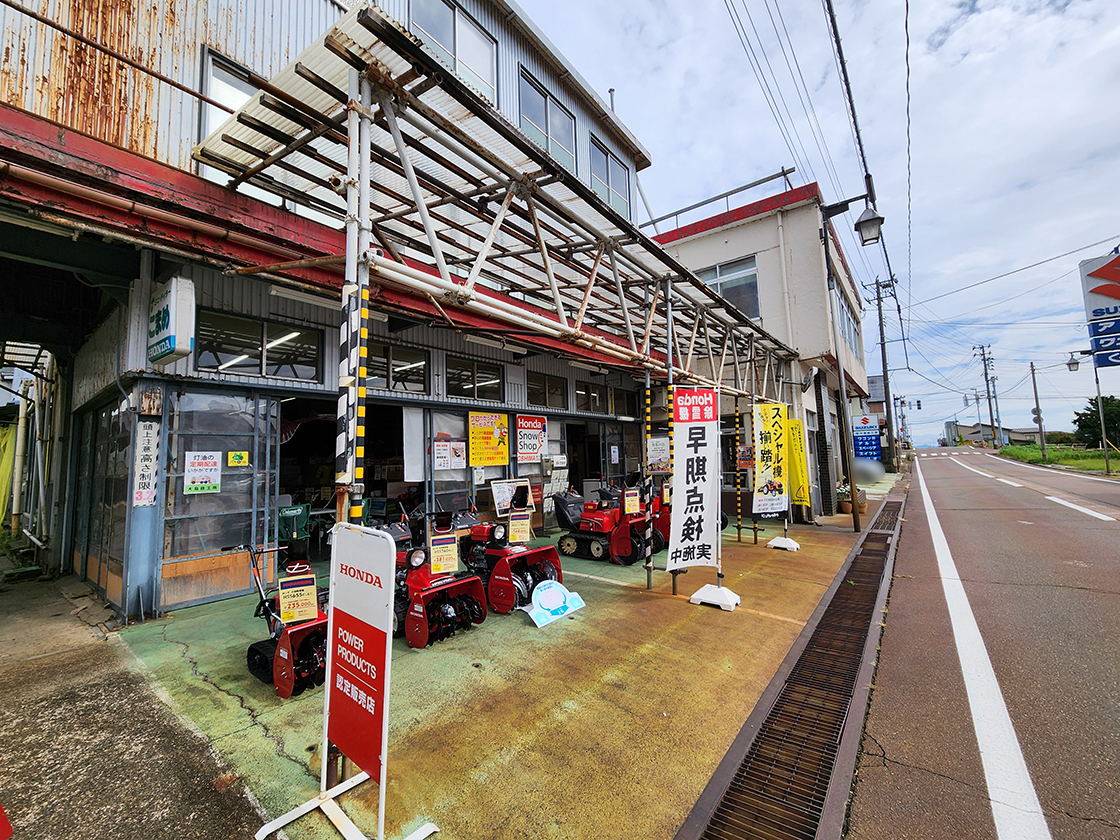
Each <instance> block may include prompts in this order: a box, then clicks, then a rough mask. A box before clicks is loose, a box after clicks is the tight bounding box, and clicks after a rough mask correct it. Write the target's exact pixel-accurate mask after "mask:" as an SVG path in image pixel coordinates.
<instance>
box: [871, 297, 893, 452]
mask: <svg viewBox="0 0 1120 840" xmlns="http://www.w3.org/2000/svg"><path fill="white" fill-rule="evenodd" d="M893 284H894V278H893V277H892V278H891V279H890V280H888V281H887V282H885V283H881V282H880V281H879V278H878V277H876V278H875V303H876V305H877V306H878V307H879V353H880V355H882V357H883V404H884V406H885V407H886V409H887V468H888V470H889V471H890V472H897V471H898V457H897V456H898V453H897V450H896V449H895V445H894V417H893V416H892V408H893V405H892V400H891V383H890V377H889V375H888V374H887V336H886V331H885V329H884V327H883V287H884V286H888V287H889V286H891V285H893Z"/></svg>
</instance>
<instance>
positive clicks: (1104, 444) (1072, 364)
mask: <svg viewBox="0 0 1120 840" xmlns="http://www.w3.org/2000/svg"><path fill="white" fill-rule="evenodd" d="M1077 352H1078V353H1079V354H1080V355H1082V356H1092V355H1093V351H1092V350H1078V351H1077ZM1080 364H1081V363H1080V362H1079V361H1077V358H1076V357H1075V356H1074V355H1073V351H1070V354H1069V361H1068V362H1066V367H1068V368H1069V369H1070V370H1071V371H1075V370H1077V368H1078V367H1079V366H1080ZM1093 381H1094V382H1096V383H1097V417H1099V418H1100V421H1101V449H1103V450H1104V474H1105V475H1111V474H1112V470H1111V469H1110V467H1109V463H1108V436H1107V435H1106V434H1105V430H1104V403H1102V402H1101V378H1100V376H1099V375H1098V374H1097V363H1096V362H1095V361H1094V362H1093Z"/></svg>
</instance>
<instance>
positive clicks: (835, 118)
mask: <svg viewBox="0 0 1120 840" xmlns="http://www.w3.org/2000/svg"><path fill="white" fill-rule="evenodd" d="M728 2H730V3H731V6H732V8H734V10H735V12H736V13H737V16H738V20H737V21H735V22H734V23H733V18H732V14H731V12H730V11H729V9H728V6H727V5H726V4H725V2H724V0H693V1H692V2H688V3H683V2H671V1H670V0H614V2H610V3H604V2H602V0H566V2H563V3H557V2H555V0H520V3H521V5H522V7H523V8H524V9H525V11H526V12H527V13H528V14H529V16H530V17H531V18H532V19H533V20H534V21H535V22H536V23H537V24H538V25H539V26H540V28H541V29H542V30H543V31H544V32H545V33H546V34H547V35H548V37H549V38H550V39H551V40H552V42H553V43H554V44H555V45H556V46H557V47H558V48H559V49H560V51H561V52H562V53H563V54H564V55H565V56H566V57H567V58H568V59H569V60H570V61H571V62H572V63H573V64H574V65H575V66H576V67H577V68H578V69H579V71H580V72H581V73H582V74H583V76H584V77H585V78H586V79H587V80H588V81H589V82H590V84H591V85H592V86H593V87H594V88H595V89H596V91H598V92H599V94H600V95H601V96H602V97H603V98H604V99H607V91H608V89H609V88H614V89H615V103H616V111H617V112H618V114H619V115H620V117H621V118H622V119H623V121H624V122H625V123H626V124H627V126H628V127H629V128H630V129H631V130H632V131H633V132H634V134H635V135H636V136H637V137H638V138H639V140H641V141H642V143H643V144H644V145H645V146H646V148H647V149H649V151H650V155H651V158H652V160H653V166H652V167H650V168H649V169H647V170H645V171H644V172H643V173H641V175H640V177H641V180H642V185H643V187H644V188H645V191H646V194H647V196H648V197H649V200H650V203H651V205H652V207H653V211H654V213H655V214H656V215H661V214H663V213H667V212H669V211H671V210H675V209H677V208H679V207H683V206H685V205H688V204H691V203H693V202H695V201H699V200H701V199H703V198H706V197H708V196H711V195H715V194H717V193H720V192H723V191H725V190H728V189H731V188H733V187H736V186H739V185H741V184H745V183H747V182H750V181H752V180H755V179H756V178H760V177H762V176H765V175H768V174H771V173H773V172H776V171H778V170H779V169H780V168H781V167H782V166H796V167H797V170H798V173H797V175H796V176H795V177H794V181H795V183H797V184H800V183H805V182H807V181H813V180H815V181H818V182H819V183H820V184H821V186H822V190H823V192H824V195H825V199H826V200H827V201H836V200H839V199H841V198H848V197H851V196H854V195H858V194H860V193H862V192H863V191H864V190H863V184H862V178H861V169H860V165H859V160H858V157H857V153H856V147H855V142H854V139H853V132H852V129H851V124H850V121H849V119H848V116H847V113H846V105H845V101H844V98H843V94H842V89H841V86H840V82H839V78H838V72H837V64H836V59H835V56H834V52H833V49H832V45H831V39H830V33H829V30H828V26H827V20H826V16H825V10H824V7H823V3H821V2H813V0H803V1H802V2H796V3H793V2H789V0H786V2H783V3H781V7H780V10H779V6H778V3H777V0H728ZM834 7H835V10H836V15H837V23H838V27H839V30H840V36H841V39H842V46H843V50H844V56H845V59H846V60H847V63H848V72H849V74H850V76H851V82H852V90H853V96H854V98H855V107H856V114H857V117H858V119H859V124H860V129H861V133H862V135H863V139H864V144H865V147H866V152H867V159H868V166H869V168H870V170H871V173H872V175H873V176H874V178H875V186H876V192H877V193H878V199H879V201H878V206H879V210H880V212H881V213H882V214H883V215H884V216H885V217H886V223H885V225H884V237H885V241H886V245H887V253H888V256H889V259H890V265H891V268H893V270H894V274H895V276H896V277H897V278H898V297H899V300H900V303H901V309H902V325H900V320H899V316H898V313H897V311H896V312H895V313H894V315H893V317H891V318H889V319H888V320H887V335H888V340H889V341H890V342H891V343H890V344H889V350H888V352H889V354H890V367H891V381H892V390H894V392H895V393H896V394H901V395H904V396H906V397H907V398H908V400H909V401H915V400H917V399H921V401H922V410H921V411H920V412H919V411H917V410H916V407H915V410H911V411H908V412H907V419H908V421H909V424H910V428H911V431H912V434H913V437H914V439H915V441H916V443H918V445H922V444H932V443H934V442H935V441H936V439H937V437H938V436H939V435H940V434H942V429H943V424H944V421H945V420H951V419H953V418H954V417H955V416H959V419H960V420H961V422H968V421H969V420H970V419H971V421H972V422H975V421H976V407H975V405H972V406H970V407H969V408H968V409H965V408H964V404H963V393H965V392H967V393H972V392H973V391H974V390H978V391H979V392H980V393H981V395H983V393H984V381H983V376H982V372H981V366H980V362H979V360H978V359H977V358H976V357H975V352H974V350H973V346H974V345H980V344H984V345H990V346H991V354H992V357H993V359H994V373H995V375H996V377H997V388H998V394H999V405H1000V409H1001V413H1002V417H1003V424H1004V425H1005V426H1009V427H1015V428H1018V427H1026V426H1029V425H1030V424H1031V416H1030V409H1031V408H1032V407H1033V404H1034V400H1033V395H1032V392H1031V382H1030V376H1029V374H1030V370H1029V363H1030V362H1032V361H1033V362H1035V364H1036V366H1037V367H1038V369H1039V376H1038V389H1039V396H1040V399H1041V403H1042V413H1043V416H1044V418H1045V422H1046V427H1047V428H1048V429H1072V427H1073V426H1072V424H1073V412H1074V411H1075V410H1081V409H1083V408H1084V407H1085V404H1086V400H1087V398H1088V397H1089V396H1090V395H1092V394H1093V393H1094V384H1093V373H1092V368H1091V366H1086V365H1082V366H1081V368H1080V370H1079V371H1078V372H1077V373H1070V372H1069V371H1068V370H1067V369H1066V367H1065V365H1064V364H1063V363H1062V362H1063V360H1065V359H1068V357H1069V353H1070V351H1071V350H1080V349H1083V348H1087V347H1088V339H1087V338H1086V332H1085V328H1084V326H1083V321H1084V306H1083V302H1082V296H1081V282H1080V277H1079V272H1078V270H1077V263H1078V262H1079V261H1081V260H1085V259H1089V258H1091V257H1096V256H1101V255H1104V254H1106V253H1108V252H1109V251H1110V250H1111V249H1112V248H1113V247H1115V246H1116V245H1118V244H1120V214H1118V213H1117V212H1116V207H1117V204H1118V203H1120V202H1118V196H1120V3H1117V2H1116V0H1065V1H1064V2H1063V0H1055V2H1038V0H1018V2H994V0H970V1H969V2H959V3H953V2H945V0H926V2H920V3H914V4H912V7H911V15H910V20H909V33H910V56H909V59H910V60H909V63H910V160H911V164H910V176H909V190H908V186H907V183H908V177H907V123H906V112H907V99H906V52H905V50H906V21H905V19H904V4H903V3H899V2H887V1H886V0H879V2H874V3H872V2H864V0H834ZM740 21H741V24H742V27H743V30H744V31H745V33H746V37H747V42H748V46H749V48H750V50H751V51H752V52H753V56H754V57H755V58H756V59H757V61H758V63H759V64H760V65H761V67H762V73H763V75H764V76H765V78H766V80H767V85H768V90H769V93H767V89H765V88H764V87H763V84H762V83H761V82H760V81H759V78H758V76H757V75H756V73H755V71H754V70H753V69H752V64H751V59H750V58H749V57H748V52H747V50H746V49H745V48H744V46H743V44H742V43H741V41H740V38H739V35H738V34H737V28H738V23H739V22H740ZM779 33H780V35H779ZM768 97H769V98H770V99H771V100H772V101H773V102H774V103H776V110H777V111H778V113H779V115H780V117H781V127H779V121H778V120H777V119H776V118H775V116H774V115H773V113H772V109H771V106H770V105H769V104H768ZM761 189H762V190H766V189H772V187H767V188H761ZM763 194H765V193H764V192H754V193H751V194H748V197H747V198H745V199H744V201H748V200H754V199H756V198H759V197H761V196H762V195H763ZM908 195H909V199H908ZM637 217H638V218H639V219H640V220H641V221H645V219H646V217H645V215H644V213H643V211H641V210H639V211H638V214H637ZM840 219H841V220H843V219H844V217H840ZM842 241H843V243H844V246H845V250H846V252H847V254H848V257H849V264H850V265H852V266H853V269H854V271H855V272H856V275H857V280H859V281H860V282H863V283H867V284H870V283H873V282H874V279H875V277H876V276H881V277H886V276H888V272H887V270H886V267H885V262H884V258H883V255H882V252H881V251H880V250H879V248H878V247H876V248H868V249H861V248H859V247H858V246H857V245H856V244H855V242H856V241H855V239H854V235H852V234H847V235H846V236H845V238H844V239H843V240H842ZM1092 243H1100V244H1096V245H1092ZM1090 245H1092V247H1086V246H1090ZM1067 252H1074V253H1072V254H1069V255H1068V256H1064V257H1060V258H1058V259H1052V258H1054V257H1059V255H1062V254H1066V253H1067ZM1044 260H1045V261H1046V262H1043V263H1042V264H1041V265H1037V266H1035V267H1033V268H1027V269H1026V270H1022V271H1016V269H1021V268H1024V267H1026V266H1031V265H1033V264H1035V263H1039V262H1041V261H1044ZM1009 272H1013V273H1009ZM1004 274H1007V276H1005V277H998V278H997V276H998V275H1004ZM992 278H997V279H992ZM989 280H990V281H991V282H983V281H989ZM974 284H980V285H976V286H975V287H974V288H970V289H967V290H965V291H957V290H960V289H962V288H964V287H967V286H973V285H974ZM865 299H866V300H867V301H868V303H867V305H866V306H865V311H864V335H865V338H866V341H867V344H868V347H867V350H868V353H867V359H868V369H869V372H870V373H878V372H880V370H881V365H880V363H879V361H878V359H879V352H878V345H877V340H878V324H877V319H876V315H875V310H874V300H873V296H872V295H871V294H865ZM890 305H891V308H892V309H893V306H894V305H893V301H892V302H891V304H890ZM903 332H905V335H906V338H907V341H906V342H905V343H903V342H901V341H899V339H900V338H901V337H902V335H903ZM908 366H909V368H910V369H911V370H907V367H908ZM1100 376H1101V390H1102V392H1103V393H1105V394H1111V393H1116V394H1120V368H1112V369H1102V371H1101V374H1100ZM983 416H984V421H985V422H987V404H986V403H985V404H984V405H983Z"/></svg>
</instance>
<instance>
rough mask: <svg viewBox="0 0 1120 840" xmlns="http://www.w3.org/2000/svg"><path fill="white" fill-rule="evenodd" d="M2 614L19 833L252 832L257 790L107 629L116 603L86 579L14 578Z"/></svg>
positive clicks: (2, 745)
mask: <svg viewBox="0 0 1120 840" xmlns="http://www.w3.org/2000/svg"><path fill="white" fill-rule="evenodd" d="M0 616H4V619H3V621H2V622H0V755H3V756H4V761H3V764H2V766H0V804H2V805H3V807H4V810H5V812H6V813H7V816H8V818H9V820H11V823H12V826H13V828H14V830H15V837H16V838H19V840H87V839H88V840H103V838H106V837H113V838H121V839H122V840H149V838H152V837H176V838H192V840H230V838H242V837H246V838H247V837H251V836H252V834H253V832H254V831H255V830H256V829H257V828H258V827H259V826H260V824H261V816H260V810H259V807H258V806H257V805H256V803H255V801H254V800H253V799H252V795H251V793H250V792H249V791H248V790H247V788H246V787H245V785H244V783H243V782H242V781H241V779H240V777H239V776H238V775H237V774H236V773H234V772H233V771H232V769H231V768H230V766H229V764H228V763H226V762H225V761H224V760H223V759H222V758H221V757H220V756H219V754H218V753H217V752H216V751H215V750H214V749H213V748H212V747H211V746H210V744H209V743H208V742H207V741H206V739H205V738H203V737H202V736H201V735H200V734H199V733H198V732H197V730H194V729H193V727H191V726H190V725H189V724H188V723H186V722H185V721H184V720H183V719H181V718H180V717H178V716H177V715H176V714H175V713H174V711H173V710H172V708H171V707H170V706H169V705H167V703H166V702H164V700H166V699H169V698H166V696H165V697H163V698H161V697H160V696H158V695H157V690H156V689H155V688H153V686H152V685H150V684H149V675H148V674H147V673H146V672H145V671H144V669H143V666H142V665H141V664H140V663H139V662H138V661H137V660H136V659H135V658H134V657H133V656H132V655H131V654H130V653H129V652H128V651H127V649H125V648H124V647H123V645H121V644H120V642H119V641H118V639H117V637H116V636H115V635H113V634H110V635H109V636H106V635H105V633H104V632H103V630H102V629H101V627H102V626H104V625H105V621H106V619H109V618H111V611H108V612H107V609H106V608H105V606H104V603H103V602H102V601H100V599H98V598H97V597H96V596H94V595H93V594H92V593H91V592H90V590H89V588H88V587H87V586H86V585H85V584H83V583H80V582H78V581H76V580H75V579H73V578H63V579H61V580H56V581H48V582H40V581H26V582H21V583H15V584H10V585H8V586H6V587H3V588H0ZM91 625H92V626H91ZM99 625H101V626H99Z"/></svg>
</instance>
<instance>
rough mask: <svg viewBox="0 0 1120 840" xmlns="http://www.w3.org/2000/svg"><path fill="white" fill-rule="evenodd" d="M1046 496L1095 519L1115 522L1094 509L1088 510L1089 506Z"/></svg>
mask: <svg viewBox="0 0 1120 840" xmlns="http://www.w3.org/2000/svg"><path fill="white" fill-rule="evenodd" d="M1046 498H1047V499H1049V500H1050V501H1052V502H1057V503H1058V504H1060V505H1065V506H1066V507H1068V508H1073V509H1074V510H1079V511H1081V512H1082V513H1087V514H1089V515H1090V516H1095V517H1096V518H1097V519H1103V520H1104V521H1105V522H1115V521H1116V520H1115V519H1114V518H1113V517H1111V516H1106V515H1105V514H1103V513H1097V512H1096V511H1095V510H1089V508H1087V507H1081V505H1075V504H1074V503H1073V502H1067V501H1066V500H1065V499H1059V498H1058V497H1057V496H1047V497H1046Z"/></svg>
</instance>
